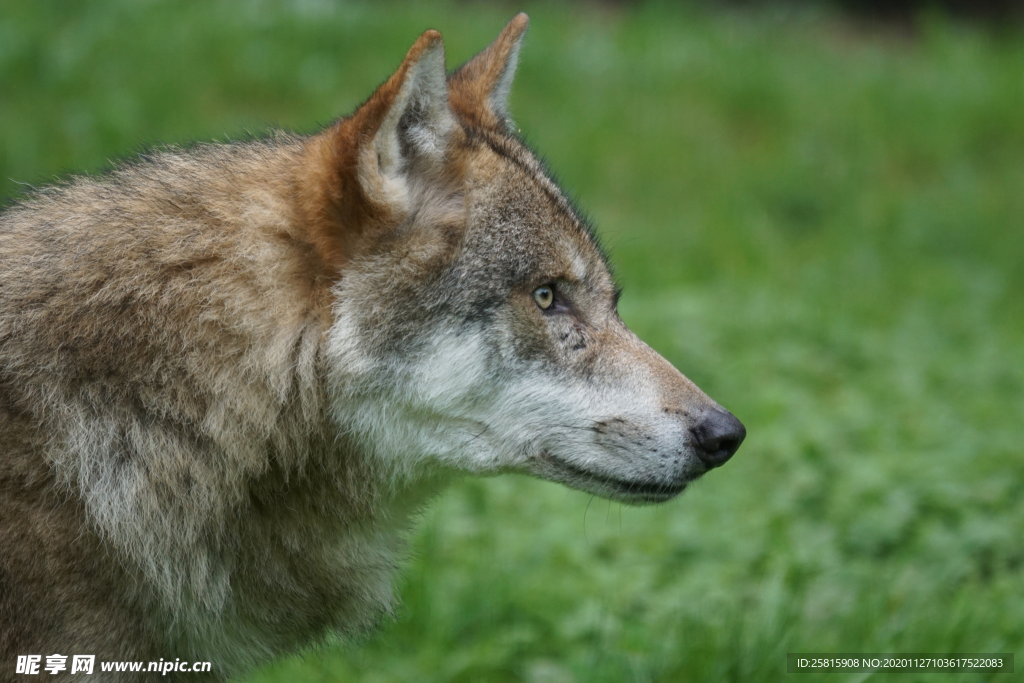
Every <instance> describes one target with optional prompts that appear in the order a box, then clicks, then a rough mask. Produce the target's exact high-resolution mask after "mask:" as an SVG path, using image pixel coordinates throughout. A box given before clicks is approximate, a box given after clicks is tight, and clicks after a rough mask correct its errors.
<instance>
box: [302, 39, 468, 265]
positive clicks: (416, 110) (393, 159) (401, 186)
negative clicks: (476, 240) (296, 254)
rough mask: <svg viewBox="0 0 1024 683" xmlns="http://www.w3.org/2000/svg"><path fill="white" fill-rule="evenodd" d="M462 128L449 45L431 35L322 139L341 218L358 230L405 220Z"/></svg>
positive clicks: (327, 180)
mask: <svg viewBox="0 0 1024 683" xmlns="http://www.w3.org/2000/svg"><path fill="white" fill-rule="evenodd" d="M454 128H455V117H454V115H453V114H452V111H451V109H450V108H449V106H448V88H447V83H446V81H445V63H444V44H443V43H442V41H441V34H440V33H438V32H437V31H427V32H425V33H424V34H423V35H421V36H420V37H419V38H418V39H417V40H416V42H415V43H414V44H413V46H412V47H411V48H409V52H408V53H407V54H406V55H405V60H404V61H403V62H402V64H401V66H399V67H398V70H397V71H395V73H394V74H392V75H391V77H390V78H389V79H388V80H387V81H385V83H384V84H383V85H382V86H380V87H379V88H377V91H376V92H374V93H373V95H371V96H370V99H368V100H367V101H366V102H365V103H364V104H363V105H362V106H361V107H359V109H357V110H356V112H355V113H354V114H353V115H352V116H351V117H349V118H347V119H343V120H342V121H340V122H339V123H337V124H336V125H334V126H332V127H331V128H329V129H327V130H326V131H324V133H322V134H321V135H320V136H317V142H318V146H317V151H316V153H315V157H316V162H315V163H316V164H317V166H318V168H319V169H320V171H319V172H318V174H319V176H320V180H321V181H322V182H321V183H320V185H321V187H322V188H323V190H324V191H326V193H327V195H328V197H327V199H328V200H329V203H330V204H332V205H333V206H334V207H335V208H334V214H333V215H335V216H336V217H337V218H338V219H340V221H341V222H342V223H343V224H345V225H347V226H350V227H351V228H353V229H360V228H359V226H364V227H365V225H366V223H367V222H368V221H370V222H381V223H386V224H392V225H393V224H394V223H395V222H397V221H400V220H401V219H402V218H403V217H404V216H405V215H406V214H407V213H408V212H409V211H410V210H411V208H412V207H411V206H410V201H411V198H410V195H409V189H410V188H409V180H410V178H411V176H412V175H413V174H420V173H422V174H430V173H432V172H436V171H437V169H438V168H439V167H440V166H441V165H442V164H443V161H444V157H445V153H446V151H447V148H448V143H449V140H450V137H451V132H452V130H454ZM346 251H347V250H346Z"/></svg>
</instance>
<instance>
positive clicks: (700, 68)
mask: <svg viewBox="0 0 1024 683" xmlns="http://www.w3.org/2000/svg"><path fill="white" fill-rule="evenodd" d="M520 9H524V10H526V11H527V12H528V13H529V14H530V15H531V18H532V26H531V29H530V33H529V35H528V37H527V41H526V45H525V48H524V50H523V52H522V57H521V62H520V70H519V75H518V78H517V82H516V85H515V87H514V90H513V97H512V106H513V111H514V114H515V116H516V119H517V122H518V123H519V125H520V126H521V127H522V129H523V132H524V134H525V135H526V136H527V138H528V139H529V140H531V141H532V142H533V143H534V144H535V146H536V147H537V148H538V149H539V150H541V151H542V152H543V153H544V154H545V155H546V156H547V158H548V159H549V160H550V162H551V165H552V166H553V168H554V169H555V170H556V171H557V172H558V174H559V175H560V177H561V178H562V180H563V182H564V184H565V185H566V186H567V188H569V189H570V190H571V191H573V192H574V193H575V194H576V195H577V196H578V197H579V199H580V201H581V203H582V204H583V205H584V206H585V207H587V209H588V210H589V211H590V213H591V215H592V216H593V218H594V221H595V223H596V224H597V226H598V228H599V231H600V232H601V234H602V235H603V237H604V240H605V242H606V244H607V245H608V247H609V248H610V251H611V253H612V256H613V259H614V261H615V264H616V266H617V271H618V274H619V277H620V279H621V281H622V283H623V284H624V285H625V295H624V297H623V299H622V304H621V313H622V316H623V318H624V319H625V320H626V322H627V323H628V324H630V325H631V326H632V327H633V328H634V329H635V330H636V331H637V332H638V333H639V334H640V336H641V337H643V338H644V339H646V340H647V341H648V342H649V343H651V344H652V345H653V346H654V347H655V348H656V349H658V350H659V351H660V352H661V353H663V354H664V355H665V356H666V357H668V358H669V359H670V360H671V361H672V362H673V363H674V364H675V365H676V366H677V367H679V368H680V369H682V370H683V372H685V373H686V374H688V375H689V376H690V377H691V378H692V379H694V380H695V381H696V382H697V383H698V384H699V385H700V386H701V387H702V388H704V389H705V390H706V391H707V392H708V393H709V394H711V395H712V396H713V397H715V398H716V399H717V400H718V401H719V402H721V403H722V404H723V405H725V406H726V407H728V408H730V409H731V410H732V411H733V412H735V413H736V414H737V415H738V416H739V417H740V418H741V419H742V420H743V421H744V422H745V423H746V425H747V428H748V430H749V436H748V438H747V442H746V443H745V444H744V446H743V448H742V449H741V450H740V452H739V454H738V455H737V456H736V458H734V460H733V461H732V462H730V463H729V465H728V466H726V467H725V468H723V469H722V470H720V471H716V472H714V473H713V474H711V475H710V476H708V477H707V478H706V479H705V480H703V481H702V482H701V483H700V484H699V485H698V486H696V487H694V488H693V489H692V490H691V491H689V492H687V493H686V494H685V495H684V496H683V497H682V498H681V499H679V500H676V501H673V502H672V503H669V504H666V505H661V506H657V507H651V508H626V507H623V506H620V505H618V504H610V503H608V502H606V501H602V500H597V499H591V497H590V496H587V495H584V494H580V493H574V492H567V491H566V490H565V489H563V488H560V487H558V486H555V485H553V484H548V483H544V482H540V481H534V480H529V479H525V478H502V479H493V480H484V481H466V482H464V483H462V484H460V485H458V486H456V487H454V488H453V489H452V490H450V491H449V492H448V493H446V494H445V495H444V496H443V497H442V498H441V499H439V500H438V501H436V503H435V504H434V505H433V506H432V507H431V509H430V510H429V511H428V512H427V513H426V514H425V515H424V517H423V519H422V523H421V525H420V527H419V529H418V531H417V532H416V533H415V535H414V537H413V539H412V548H413V551H414V554H413V557H412V559H411V561H410V562H409V563H408V566H407V567H406V569H405V571H404V574H403V577H404V578H403V579H402V581H401V593H402V595H403V598H404V607H403V610H402V612H401V615H400V618H399V619H398V621H397V622H396V623H392V624H390V625H388V626H387V627H386V628H385V629H384V630H383V632H381V633H380V634H377V635H375V636H374V637H372V638H370V639H368V640H367V642H365V643H362V644H361V646H360V647H357V648H352V647H342V646H338V647H337V648H327V649H321V650H317V651H314V652H311V653H307V654H305V655H304V656H297V657H294V658H291V659H287V660H285V661H283V662H281V663H278V664H276V665H274V666H271V667H269V668H266V669H264V670H262V671H259V672H255V673H252V672H250V673H247V674H245V675H244V676H243V677H242V678H241V679H240V680H243V681H250V682H251V683H257V682H259V683H272V682H284V681H298V682H306V681H308V682H313V681H367V682H369V681H373V682H378V681H379V682H384V681H388V682H390V681H417V682H419V681H467V682H468V681H530V682H535V683H555V682H563V681H609V682H611V681H666V682H667V681H683V680H685V681H742V682H750V681H775V680H778V679H780V678H782V677H783V676H784V675H785V674H784V671H785V665H786V658H785V654H786V652H790V651H832V652H858V651H859V652H873V651H874V652H899V651H903V652H958V651H959V652H1017V653H1020V652H1021V645H1022V642H1024V499H1022V495H1021V491H1022V489H1024V467H1022V465H1024V453H1022V451H1024V446H1022V443H1024V362H1022V361H1024V306H1022V303H1021V294H1022V293H1024V40H1022V38H1024V31H1021V30H1019V29H1018V28H1014V27H1012V26H1002V27H1001V28H1000V29H999V30H998V31H995V30H990V29H987V28H985V27H983V26H979V25H975V24H961V23H956V22H955V21H953V20H950V19H947V18H944V17H943V16H942V15H941V14H936V13H930V14H929V13H926V14H923V15H919V16H916V17H914V18H913V19H912V21H911V22H910V23H909V24H907V23H906V22H904V23H901V24H897V25H891V26H890V25H885V24H866V23H864V22H862V21H860V20H851V19H850V18H849V17H845V18H844V17H843V16H841V15H839V14H837V13H835V12H834V11H831V10H829V9H827V7H825V6H824V5H821V4H817V5H813V6H811V7H796V6H790V7H788V8H786V7H778V6H749V7H743V8H735V7H732V8H723V7H709V6H699V5H693V4H682V5H680V4H672V5H668V4H662V5H657V4H653V5H650V4H641V5H614V4H575V5H574V4H559V3H544V4H527V5H525V6H523V5H511V4H481V3H459V4H453V3H445V2H426V3H423V2H420V3H416V4H405V5H397V4H390V3H373V4H369V3H347V2H345V3H337V2H328V1H327V0H294V1H292V2H287V3H286V2H269V1H260V0H208V1H206V2H173V3H172V2H165V1H161V0H145V1H140V0H120V1H116V0H115V1H111V2H92V3H77V2H66V3H65V2H50V1H45V0H37V1H34V2H31V3H25V2H14V1H11V0H0V195H2V196H3V197H6V198H10V197H13V196H15V195H16V194H17V193H18V192H20V191H21V189H22V185H21V184H23V183H30V184H45V183H47V182H50V181H51V180H52V179H53V178H54V177H55V175H57V174H61V173H64V172H67V171H83V170H89V171H96V170H101V169H102V168H104V166H105V165H106V163H107V160H108V159H110V158H112V157H118V156H125V155H131V154H132V153H133V151H135V150H137V149H139V145H140V143H153V142H157V141H162V142H173V143H181V142H187V141H189V140H193V139H219V140H227V139H231V138H233V137H241V136H243V135H244V134H245V132H246V131H252V132H260V131H265V130H267V129H268V128H269V127H271V126H281V127H286V128H289V129H293V130H299V131H312V130H315V129H316V128H317V126H318V125H320V124H323V123H326V122H328V121H330V120H331V119H332V118H334V117H336V116H338V115H340V114H343V113H347V112H349V111H351V110H352V109H353V108H354V107H355V106H356V105H357V104H358V103H359V102H361V101H362V100H363V99H365V98H366V97H367V96H368V95H369V94H370V93H371V92H372V90H373V88H374V87H375V86H376V85H377V84H378V83H380V82H381V81H383V80H384V79H385V78H386V77H387V76H388V75H389V74H390V73H391V71H392V70H393V69H394V68H395V67H396V66H397V65H398V63H399V62H400V61H401V58H402V56H403V55H404V53H405V50H406V49H407V48H408V46H409V45H410V44H411V43H412V41H413V40H414V39H415V38H416V36H417V35H419V33H420V32H421V31H423V30H424V29H426V28H428V27H433V28H437V29H439V30H440V31H441V32H442V33H443V35H444V37H445V45H446V49H447V54H448V58H449V64H450V65H451V66H454V65H456V64H458V63H460V62H462V61H464V60H465V59H467V58H469V57H470V56H471V55H472V54H474V53H475V52H476V51H477V50H479V49H481V48H483V47H484V46H485V45H487V44H488V43H489V42H490V41H491V40H492V39H493V38H494V37H495V36H496V35H497V32H498V31H499V30H500V28H501V27H502V26H503V25H504V23H505V21H507V20H508V19H509V18H510V17H511V16H512V15H513V14H514V12H516V11H518V10H520ZM1018 665H1019V664H1018ZM214 666H216V663H214ZM937 677H938V678H940V679H942V680H965V681H966V680H970V681H977V680H986V678H985V676H981V675H977V674H959V675H949V676H946V675H939V674H929V675H918V676H917V677H915V676H914V675H912V674H903V675H900V676H899V680H900V681H913V680H928V681H934V680H936V678H937ZM1004 677H1005V676H1004ZM819 678H823V677H819V676H815V675H805V676H803V677H801V680H817V679H819ZM832 678H833V679H834V680H847V681H863V680H866V679H868V678H870V679H871V680H877V679H885V678H889V676H886V675H876V676H867V675H856V676H854V675H847V676H845V677H843V676H833V677H832Z"/></svg>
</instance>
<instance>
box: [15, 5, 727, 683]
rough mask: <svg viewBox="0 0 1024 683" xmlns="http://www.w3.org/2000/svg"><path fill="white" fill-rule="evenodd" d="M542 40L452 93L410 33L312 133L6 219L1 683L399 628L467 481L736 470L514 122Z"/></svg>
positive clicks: (47, 196)
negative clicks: (521, 68)
mask: <svg viewBox="0 0 1024 683" xmlns="http://www.w3.org/2000/svg"><path fill="white" fill-rule="evenodd" d="M527 21H528V20H527V17H526V16H525V15H523V14H520V15H518V16H516V17H515V18H514V19H513V20H512V21H511V22H510V23H509V24H508V25H507V26H506V27H505V29H504V30H503V31H502V32H501V34H500V35H499V37H498V38H497V39H496V40H495V41H494V43H492V44H491V45H490V46H489V47H488V48H486V49H485V50H484V51H483V52H481V53H479V54H478V55H477V56H476V57H474V58H473V59H471V60H470V61H469V62H467V63H466V64H465V65H463V66H462V67H461V68H459V69H457V70H456V71H454V72H452V73H451V74H450V75H449V74H447V73H446V67H445V56H444V48H443V43H442V40H441V36H440V34H439V33H437V32H436V31H427V32H425V33H424V34H423V35H421V36H420V37H419V39H418V40H416V42H415V43H414V44H413V46H412V47H411V49H410V50H409V51H408V54H407V55H406V56H405V59H404V61H403V62H402V63H401V65H400V66H399V67H398V70H397V71H395V72H394V74H393V75H392V76H391V77H390V78H388V79H387V81H386V82H384V84H383V85H381V86H380V87H379V88H378V89H377V90H376V92H374V93H373V95H372V96H371V97H370V98H369V99H368V100H367V101H366V102H365V103H364V104H363V105H361V106H360V107H358V109H357V110H356V111H355V112H354V113H353V114H352V115H351V116H348V117H345V118H342V119H340V120H338V121H336V122H335V123H333V124H332V125H330V126H328V127H327V128H325V129H324V130H322V131H321V132H319V133H317V134H314V135H309V136H298V135H291V134H286V133H274V134H272V135H269V136H267V137H265V138H263V139H256V140H249V141H244V142H233V143H229V144H203V145H198V146H193V147H190V148H167V149H163V150H161V151H155V152H150V153H146V154H144V155H143V156H141V157H139V158H137V159H135V160H132V161H130V162H127V163H122V164H121V165H119V166H118V167H117V168H115V169H114V170H112V171H111V172H109V173H107V174H106V175H103V176H100V177H76V178H72V179H70V180H68V181H66V182H64V183H63V184H61V185H59V186H55V187H48V188H44V189H40V190H37V191H35V192H34V193H33V194H32V195H31V196H28V197H26V198H23V199H21V200H19V201H17V202H16V203H14V204H12V205H11V206H10V207H9V208H8V209H7V210H6V211H4V213H3V214H0V262H2V268H0V652H2V660H0V666H2V667H4V669H3V674H2V675H0V679H2V680H10V679H12V678H14V673H13V672H14V667H15V660H16V658H17V657H18V656H23V655H30V654H33V653H38V654H42V655H49V654H50V653H60V654H63V655H65V656H67V655H70V654H90V655H94V656H95V657H96V658H97V660H99V661H125V660H137V661H142V662H147V661H155V660H163V661H172V660H174V661H177V660H181V661H186V662H189V661H192V662H194V661H209V662H211V664H212V667H211V671H210V672H209V673H208V674H205V676H207V677H209V678H211V679H213V680H221V679H224V678H227V677H229V676H235V675H237V674H238V673H239V672H241V671H243V670H244V669H245V668H247V667H251V666H254V665H256V664H259V663H261V662H264V661H267V660H268V659H271V658H274V657H276V656H279V655H280V654H282V653H287V652H291V651H295V650H296V649H299V648H302V647H305V646H308V645H310V644H311V643H316V642H318V641H321V640H322V639H323V638H324V637H325V636H326V635H327V634H340V635H341V636H343V637H344V636H356V635H359V634H361V633H365V632H367V631H368V630H371V629H372V628H373V627H374V626H375V625H376V624H378V623H379V622H380V620H381V619H382V618H387V617H388V616H389V615H390V614H392V613H393V610H394V608H395V598H394V596H393V590H392V579H393V576H394V574H395V570H396V567H397V566H398V565H399V564H400V562H401V558H402V553H403V543H402V538H403V534H404V532H405V531H406V530H407V529H408V528H409V527H410V525H411V524H412V523H413V522H412V519H413V516H414V515H415V513H416V512H417V510H419V509H421V508H422V507H423V505H424V504H425V503H426V502H427V501H429V499H430V498H431V497H432V496H435V495H436V494H437V493H438V492H439V491H441V490H442V489H443V487H444V486H445V485H446V484H447V483H449V482H451V481H452V480H453V479H454V478H456V477H459V476H463V475H476V476H490V475H497V474H500V473H507V472H516V473H527V474H532V475H535V476H538V477H541V478H543V479H547V480H551V481H555V482H561V483H562V484H565V485H567V486H569V487H572V488H575V489H579V490H582V491H586V492H590V493H593V494H596V495H599V496H604V497H607V498H611V499H615V500H619V501H622V502H625V503H631V504H642V503H659V502H662V501H666V500H669V499H670V498H672V497H674V496H676V495H677V494H679V493H680V492H681V491H683V489H684V488H686V486H687V484H688V483H690V482H692V481H693V480H695V479H696V478H698V477H700V476H701V475H702V474H704V473H705V472H707V471H709V470H710V469H712V468H715V467H718V466H719V465H722V464H723V463H724V462H726V461H727V460H728V459H729V458H730V457H731V456H732V455H733V454H734V453H735V452H736V449H737V448H738V447H739V445H740V442H741V441H743V438H744V436H745V429H744V427H743V425H742V424H741V423H740V422H739V421H738V420H737V419H736V418H735V417H733V416H732V415H731V414H730V413H729V412H727V411H726V410H725V409H723V408H722V407H721V406H719V405H718V404H717V403H715V402H714V401H713V400H712V399H710V398H709V397H708V396H707V395H705V394H704V393H703V392H701V391H700V389H698V388H697V387H696V386H695V385H694V384H693V383H692V382H690V381H689V380H688V379H687V378H686V377H684V376H683V375H682V374H681V373H680V372H679V371H677V370H676V369H675V368H674V367H673V366H672V365H670V364H669V363H668V362H667V361H666V360H664V359H663V358H662V357H661V356H659V355H658V354H657V353H655V352H654V351H653V350H652V349H651V348H650V347H648V346H647V345H645V344H644V343H643V342H642V341H640V340H639V339H638V338H637V337H636V336H635V335H634V334H633V333H632V332H631V331H630V330H629V329H627V327H626V326H625V325H624V324H623V322H622V321H621V319H620V318H619V316H618V314H617V312H616V304H617V300H618V290H617V288H616V284H615V281H614V280H613V278H612V276H611V275H610V271H609V267H608V265H607V261H606V259H605V256H604V255H603V253H602V251H601V249H600V248H599V246H598V243H597V240H596V238H595V235H594V232H593V231H592V229H591V227H590V226H589V225H588V224H587V222H586V221H585V220H584V219H583V218H582V217H581V215H580V213H579V212H578V211H577V210H576V209H575V208H574V206H573V204H572V203H571V202H570V201H569V199H568V198H567V195H566V193H565V192H563V191H562V190H561V189H560V188H559V186H558V185H557V184H556V183H555V182H554V181H553V180H552V178H551V175H550V174H549V173H548V172H547V171H546V170H545V167H544V165H543V164H542V163H541V162H540V161H539V159H538V157H537V156H536V155H535V154H534V153H533V152H532V151H531V150H530V149H529V148H528V147H527V146H526V145H525V144H524V142H523V141H522V140H521V139H520V137H519V136H518V134H517V129H516V128H515V126H514V125H513V123H512V122H511V120H510V118H509V111H508V98H509V91H510V88H511V84H512V78H513V74H514V72H515V68H516V62H517V57H518V53H519V49H520V46H521V44H522V40H523V36H524V34H525V31H526V28H527ZM56 673H57V676H56V677H55V678H54V679H53V680H60V678H61V677H62V676H64V677H68V678H72V676H71V675H70V672H69V671H58V672H56ZM95 673H96V674H99V676H98V678H100V679H103V678H104V677H105V678H106V679H107V680H143V679H145V678H146V676H147V674H146V673H133V672H120V673H118V672H104V671H100V670H99V669H98V667H97V670H96V672H95ZM149 675H152V674H149ZM175 675H179V674H176V672H171V677H172V678H173V677H174V676H175ZM179 677H180V678H183V679H187V680H193V681H195V680H201V679H202V678H203V675H197V674H193V673H189V674H180V675H179Z"/></svg>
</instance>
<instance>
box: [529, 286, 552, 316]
mask: <svg viewBox="0 0 1024 683" xmlns="http://www.w3.org/2000/svg"><path fill="white" fill-rule="evenodd" d="M533 300H534V301H536V302H537V305H538V306H540V309H541V310H542V311H546V310H548V309H549V308H551V304H553V303H554V302H555V290H554V289H552V288H551V285H543V286H541V287H538V288H537V289H536V290H534V292H533Z"/></svg>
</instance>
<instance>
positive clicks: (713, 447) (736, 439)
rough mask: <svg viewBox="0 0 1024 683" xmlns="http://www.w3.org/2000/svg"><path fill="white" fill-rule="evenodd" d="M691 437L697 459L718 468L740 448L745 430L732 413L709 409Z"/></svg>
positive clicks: (719, 409) (745, 433)
mask: <svg viewBox="0 0 1024 683" xmlns="http://www.w3.org/2000/svg"><path fill="white" fill-rule="evenodd" d="M693 435H694V436H695V437H696V439H697V457H699V458H700V459H701V462H703V463H704V464H705V465H707V466H708V467H718V466H720V465H724V464H725V461H726V460H728V459H729V458H731V457H732V454H733V453H735V452H736V449H738V448H739V447H740V444H741V443H743V437H745V436H746V435H747V429H746V427H744V426H743V423H742V422H740V421H739V420H737V419H736V418H735V417H733V414H732V413H730V412H727V411H725V410H722V409H721V408H709V409H708V410H706V411H704V414H703V415H702V416H701V420H700V423H699V424H698V425H697V426H696V427H694V428H693Z"/></svg>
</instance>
